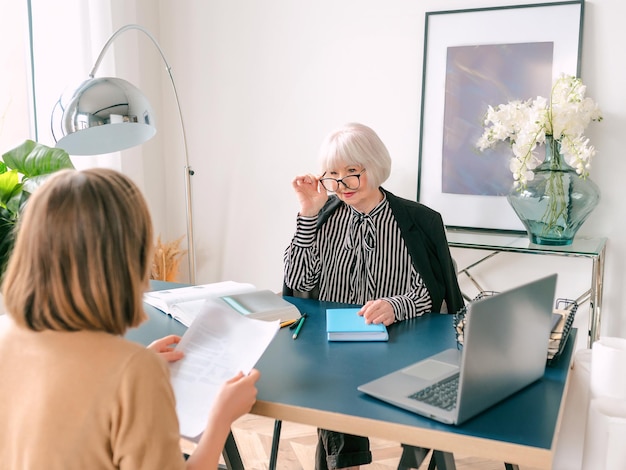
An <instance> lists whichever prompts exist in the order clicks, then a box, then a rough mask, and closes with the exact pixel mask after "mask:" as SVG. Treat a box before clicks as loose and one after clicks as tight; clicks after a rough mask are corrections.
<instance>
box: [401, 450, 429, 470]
mask: <svg viewBox="0 0 626 470" xmlns="http://www.w3.org/2000/svg"><path fill="white" fill-rule="evenodd" d="M428 452H430V449H424V448H423V447H414V446H409V445H405V444H402V456H401V457H400V462H398V470H409V469H411V468H419V467H420V465H422V463H423V462H424V459H426V456H427V455H428Z"/></svg>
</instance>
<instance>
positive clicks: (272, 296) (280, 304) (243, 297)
mask: <svg viewBox="0 0 626 470" xmlns="http://www.w3.org/2000/svg"><path fill="white" fill-rule="evenodd" d="M222 300H224V301H225V302H226V303H227V304H228V305H230V306H231V307H232V308H234V309H235V310H237V311H238V312H239V313H241V314H242V315H246V316H248V317H250V318H257V319H259V320H280V321H287V320H297V319H298V318H300V311H299V310H298V308H297V307H296V306H295V305H294V304H292V303H290V302H287V301H286V300H285V299H283V298H282V297H281V296H280V295H278V294H276V293H274V292H272V291H271V290H257V291H253V292H243V293H241V294H230V295H225V296H222Z"/></svg>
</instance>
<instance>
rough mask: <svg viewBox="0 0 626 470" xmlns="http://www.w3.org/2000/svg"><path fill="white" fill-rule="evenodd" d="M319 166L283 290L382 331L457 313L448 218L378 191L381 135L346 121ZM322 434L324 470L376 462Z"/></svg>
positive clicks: (383, 154) (305, 183) (301, 184)
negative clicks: (339, 306) (350, 311)
mask: <svg viewBox="0 0 626 470" xmlns="http://www.w3.org/2000/svg"><path fill="white" fill-rule="evenodd" d="M320 161H321V167H322V171H321V175H320V176H315V175H312V174H308V175H301V176H297V177H296V178H295V179H294V180H293V183H292V185H293V188H294V190H295V192H296V195H297V196H298V200H299V202H300V212H299V213H298V217H297V222H296V233H295V235H294V237H293V240H292V242H291V244H290V245H289V247H288V248H287V250H286V252H285V289H284V293H285V294H287V295H294V294H296V293H297V292H305V293H306V292H313V293H314V294H313V296H316V297H318V298H319V300H324V301H332V302H347V303H353V304H360V305H363V308H362V309H361V311H360V314H361V315H363V317H364V318H365V320H366V321H367V322H369V323H384V324H385V325H390V324H392V323H393V322H396V321H403V320H406V319H408V318H413V317H416V316H419V315H422V314H423V313H425V312H431V311H432V312H451V313H454V312H456V311H458V310H459V309H460V308H461V307H462V306H463V297H462V295H461V291H460V289H459V285H458V281H457V277H456V272H455V269H454V263H453V261H452V258H451V256H450V250H449V248H448V243H447V240H446V234H445V229H444V225H443V221H442V219H441V215H440V214H439V213H437V212H435V211H434V210H432V209H430V208H428V207H426V206H424V205H422V204H419V203H417V202H415V201H409V200H407V199H402V198H400V197H398V196H395V195H394V194H392V193H390V192H389V191H386V190H385V189H383V188H382V187H381V185H382V184H383V183H384V182H385V181H386V180H387V178H388V177H389V174H390V171H391V158H390V156H389V152H388V151H387V148H386V147H385V145H384V144H383V142H382V141H381V139H380V138H379V137H378V135H377V134H376V133H375V132H374V131H373V130H372V129H370V128H369V127H367V126H364V125H363V124H358V123H350V124H347V125H345V126H343V127H342V128H340V129H338V130H337V131H335V132H333V133H331V134H330V135H329V136H328V137H327V139H326V140H325V141H324V143H323V144H322V148H321V151H320ZM329 193H330V194H331V195H330V196H329ZM318 434H319V443H318V448H317V457H316V468H317V469H318V470H322V469H327V468H331V469H335V468H352V467H354V468H356V467H358V466H359V465H363V464H367V463H370V462H371V453H370V450H369V441H368V439H367V438H364V437H358V436H352V435H347V434H342V433H336V432H330V431H325V430H319V431H318Z"/></svg>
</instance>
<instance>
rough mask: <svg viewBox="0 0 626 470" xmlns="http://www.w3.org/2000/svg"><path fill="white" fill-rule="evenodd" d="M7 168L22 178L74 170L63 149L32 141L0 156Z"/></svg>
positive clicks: (25, 142)
mask: <svg viewBox="0 0 626 470" xmlns="http://www.w3.org/2000/svg"><path fill="white" fill-rule="evenodd" d="M2 160H3V161H4V163H5V164H6V166H7V167H8V168H11V169H12V170H17V171H18V172H19V173H21V174H22V175H23V176H24V178H23V179H30V178H32V177H35V176H40V175H48V174H51V173H54V172H55V171H58V170H62V169H64V168H74V165H73V164H72V160H71V159H70V156H69V155H68V153H67V152H66V151H65V150H63V149H57V148H52V147H48V146H47V145H43V144H40V143H37V142H34V141H32V140H26V141H24V143H22V144H21V145H19V146H18V147H15V148H14V149H13V150H9V151H8V152H6V153H5V154H4V155H2Z"/></svg>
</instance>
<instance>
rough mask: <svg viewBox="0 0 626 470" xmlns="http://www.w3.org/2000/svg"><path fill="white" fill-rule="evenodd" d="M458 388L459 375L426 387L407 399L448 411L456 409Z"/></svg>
mask: <svg viewBox="0 0 626 470" xmlns="http://www.w3.org/2000/svg"><path fill="white" fill-rule="evenodd" d="M458 388H459V374H455V375H453V376H451V377H448V378H446V379H444V380H442V381H440V382H437V383H436V384H433V385H431V386H430V387H426V388H425V389H422V390H420V391H418V392H415V393H414V394H412V395H409V398H412V399H413V400H417V401H421V402H424V403H427V404H428V405H431V406H435V407H437V408H441V409H443V410H446V411H450V410H452V409H454V408H455V407H456V397H457V391H458Z"/></svg>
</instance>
